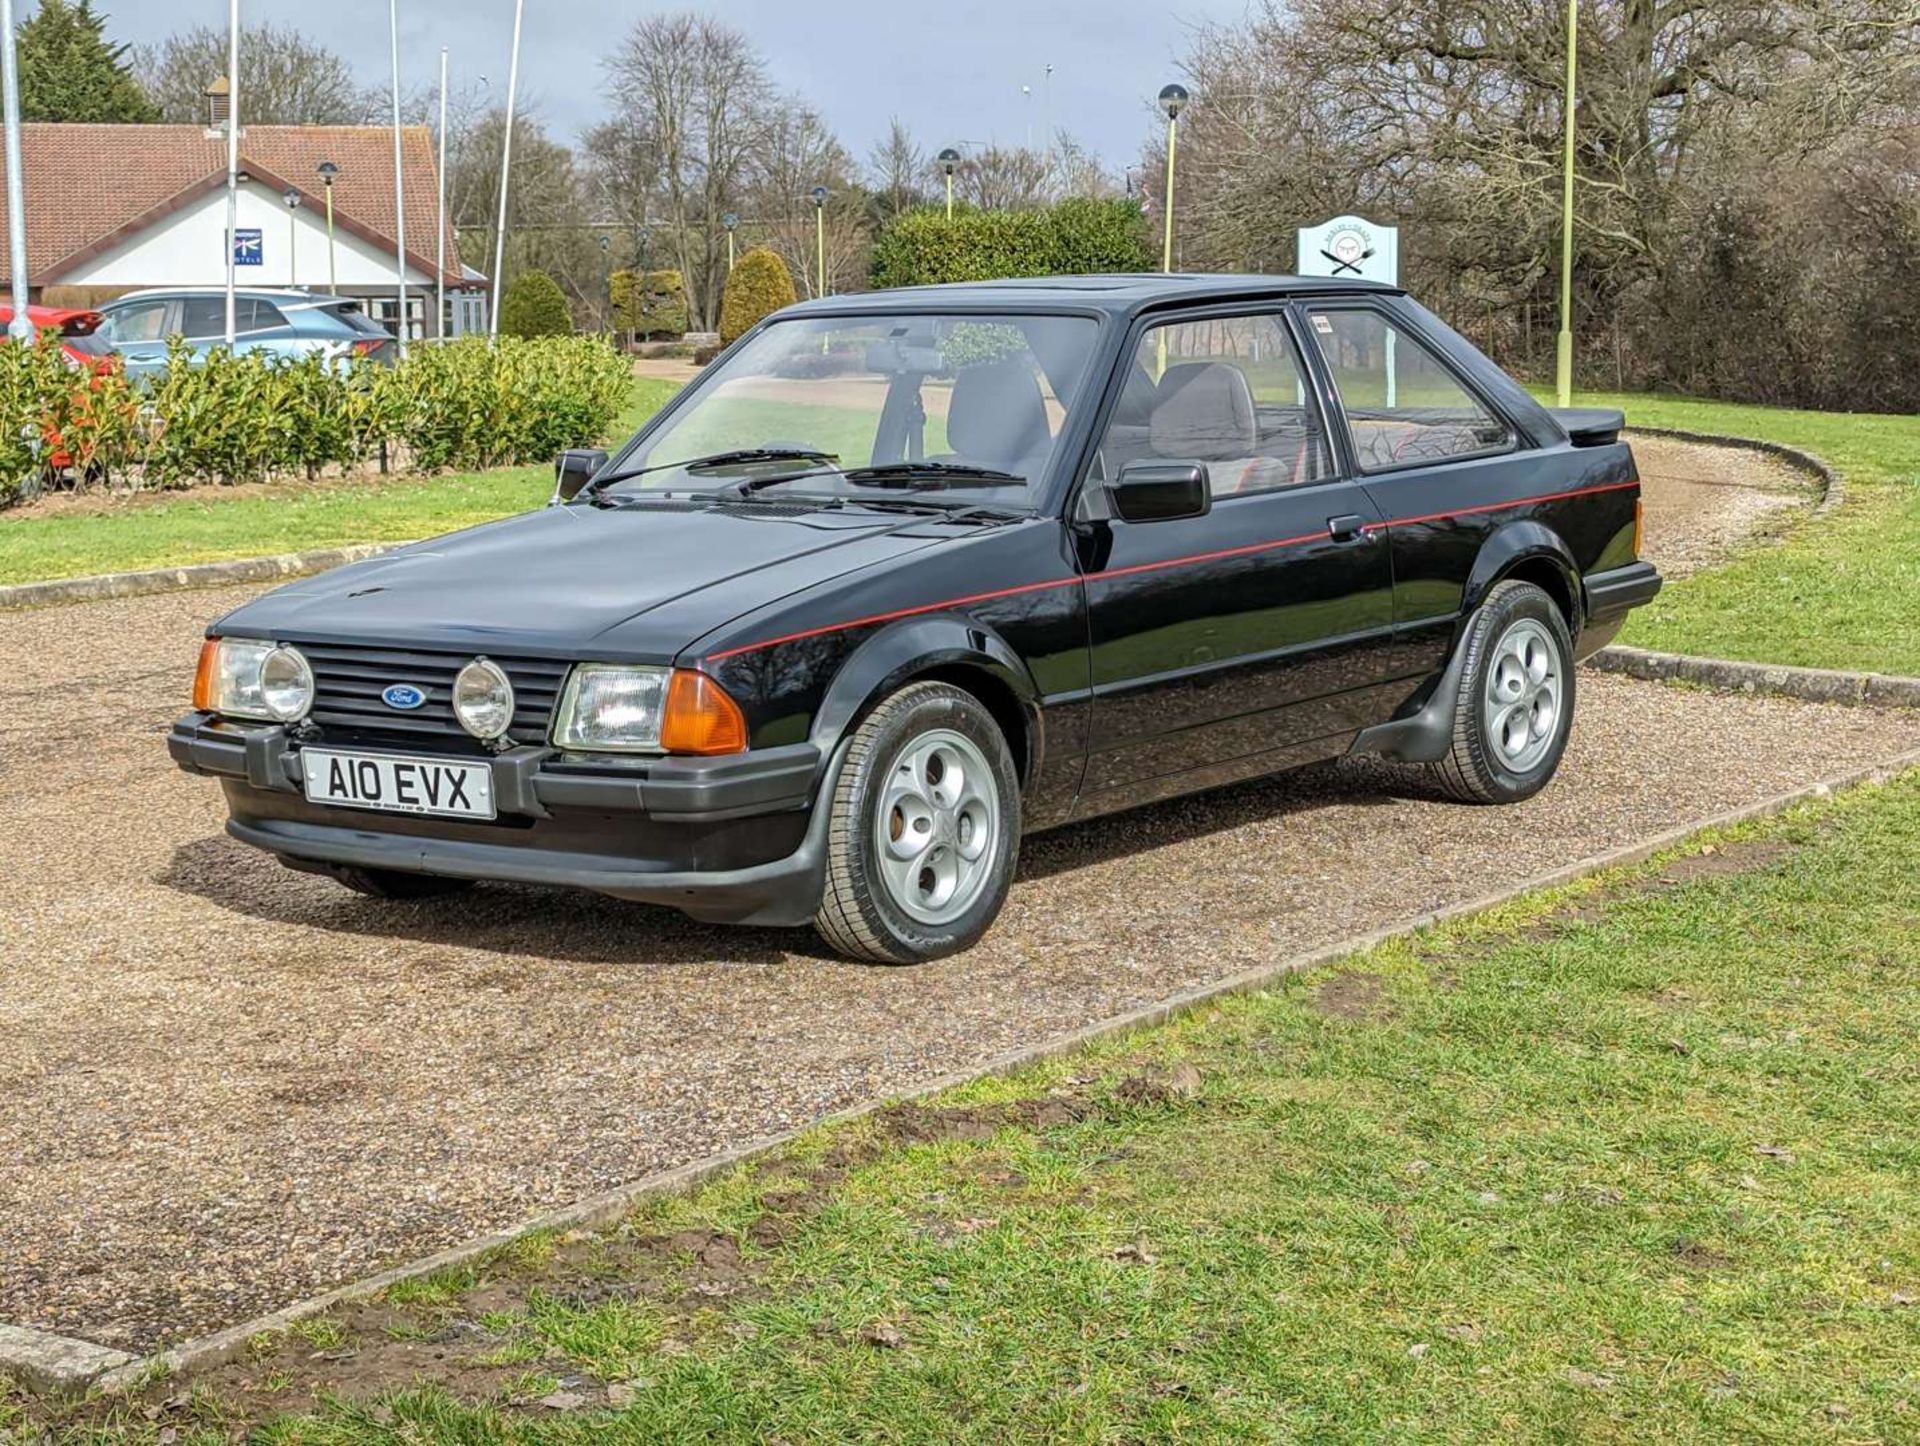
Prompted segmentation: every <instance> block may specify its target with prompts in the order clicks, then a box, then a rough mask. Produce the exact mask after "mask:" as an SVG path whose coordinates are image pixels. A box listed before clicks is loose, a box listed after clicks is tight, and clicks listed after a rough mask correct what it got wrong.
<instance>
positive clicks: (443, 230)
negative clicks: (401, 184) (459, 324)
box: [433, 45, 447, 341]
mask: <svg viewBox="0 0 1920 1446" xmlns="http://www.w3.org/2000/svg"><path fill="white" fill-rule="evenodd" d="M438 164H439V168H440V176H439V182H440V193H439V199H438V201H437V202H436V203H435V205H434V209H433V272H434V295H433V330H434V334H435V335H436V336H438V337H439V338H440V339H441V340H442V341H444V340H446V330H447V47H446V46H444V45H443V46H441V47H440V160H439V163H438Z"/></svg>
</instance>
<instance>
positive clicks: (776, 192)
mask: <svg viewBox="0 0 1920 1446" xmlns="http://www.w3.org/2000/svg"><path fill="white" fill-rule="evenodd" d="M816 186H825V187H826V188H827V204H826V207H825V215H824V222H825V225H824V236H825V240H826V250H827V275H826V277H825V278H824V279H823V278H822V277H821V276H820V274H819V271H820V268H819V262H818V257H817V255H816V252H817V250H818V249H819V248H818V246H817V244H816V237H815V234H814V226H815V217H814V209H815V208H814V202H813V189H814V187H816ZM867 196H868V193H867V192H866V191H865V190H864V189H863V188H861V187H860V186H859V184H858V183H857V182H856V180H855V178H854V164H853V157H852V156H850V155H848V154H847V150H846V147H844V146H843V145H841V144H840V142H839V141H838V140H836V139H835V138H834V135H833V132H832V131H830V130H828V129H827V125H826V122H825V121H823V120H821V118H820V116H819V115H818V114H817V113H816V112H815V111H813V110H812V109H810V108H809V107H807V106H806V105H804V104H802V103H801V102H800V101H798V100H794V99H791V98H787V99H785V100H783V101H782V102H780V103H779V104H778V105H777V106H776V107H775V108H774V109H773V110H772V111H771V112H770V114H769V115H768V116H767V118H766V125H765V130H764V136H763V139H762V142H761V145H760V152H759V157H758V163H757V166H756V174H755V177H754V182H753V187H752V190H751V192H750V193H749V205H750V207H751V209H752V213H753V216H754V218H755V220H756V221H758V222H759V224H760V225H761V227H762V228H763V231H764V235H765V238H766V242H767V244H768V245H770V246H772V247H773V248H774V250H776V251H778V252H779V253H780V257H781V259H782V260H784V261H785V262H786V263H787V269H788V270H789V271H791V272H792V273H793V275H794V280H795V282H796V283H797V284H798V286H799V288H800V291H801V294H802V295H806V296H819V295H822V294H824V293H825V292H828V291H844V290H846V289H848V288H849V287H850V286H851V285H853V284H854V283H856V282H857V280H858V279H859V278H860V276H861V275H862V274H863V273H864V271H865V263H866V255H867V240H868V236H867V226H866V210H867Z"/></svg>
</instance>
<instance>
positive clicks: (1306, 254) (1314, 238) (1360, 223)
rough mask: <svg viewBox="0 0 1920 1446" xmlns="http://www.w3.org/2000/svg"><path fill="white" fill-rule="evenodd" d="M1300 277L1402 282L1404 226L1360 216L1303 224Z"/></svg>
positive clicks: (1297, 269)
mask: <svg viewBox="0 0 1920 1446" xmlns="http://www.w3.org/2000/svg"><path fill="white" fill-rule="evenodd" d="M1299 237H1300V254H1299V256H1298V257H1297V258H1296V260H1295V265H1294V274H1295V275H1298V276H1344V277H1346V278H1347V279H1348V280H1352V281H1384V282H1385V283H1386V284H1387V285H1389V286H1394V285H1397V284H1398V283H1399V281H1400V228H1399V227H1398V226H1376V225H1374V224H1373V222H1371V221H1368V220H1364V219H1362V218H1361V217H1359V216H1335V217H1334V218H1333V219H1332V220H1331V221H1323V222H1321V223H1320V224H1319V225H1318V226H1302V227H1301V228H1300V231H1299Z"/></svg>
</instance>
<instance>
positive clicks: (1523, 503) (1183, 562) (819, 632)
mask: <svg viewBox="0 0 1920 1446" xmlns="http://www.w3.org/2000/svg"><path fill="white" fill-rule="evenodd" d="M1639 485H1640V482H1639V479H1638V478H1635V479H1634V480H1633V481H1631V482H1607V483H1604V484H1602V485H1601V486H1598V487H1576V488H1574V489H1572V490H1571V491H1567V492H1543V493H1541V494H1540V495H1539V496H1537V497H1520V498H1516V499H1515V500H1514V501H1511V502H1490V503H1487V504H1486V505H1485V506H1482V507H1460V508H1455V509H1454V510H1453V511H1451V512H1429V513H1426V514H1424V515H1422V516H1418V517H1394V518H1390V519H1388V520H1387V521H1385V522H1369V523H1367V524H1366V525H1365V526H1364V527H1362V528H1361V529H1360V530H1361V531H1362V532H1387V531H1390V530H1391V529H1393V528H1395V527H1408V526H1411V525H1413V524H1415V523H1419V522H1440V521H1444V520H1445V519H1447V518H1449V517H1471V516H1473V515H1475V514H1476V513H1481V512H1505V511H1507V510H1508V509H1509V508H1514V507H1531V506H1533V505H1534V504H1536V503H1540V502H1560V501H1564V500H1565V499H1567V498H1569V497H1589V496H1592V495H1594V494H1595V493H1600V492H1624V491H1625V490H1627V489H1628V488H1630V487H1638V486H1639ZM1326 536H1327V534H1326V532H1325V531H1324V530H1322V531H1319V532H1307V533H1302V534H1301V535H1300V536H1298V537H1280V538H1275V539H1274V540H1272V541H1270V542H1249V543H1245V544H1243V545H1242V546H1239V547H1223V548H1220V549H1218V550H1217V551H1214V552H1196V553H1192V554H1190V555H1189V556H1186V557H1169V558H1164V559H1162V560H1161V561H1159V562H1136V563H1133V564H1131V565H1130V566H1127V567H1116V568H1110V569H1108V570H1107V571H1105V572H1097V573H1092V574H1088V575H1085V576H1084V577H1083V576H1082V575H1080V574H1075V575H1074V576H1073V577H1056V578H1049V579H1048V580H1047V581H1045V582H1023V583H1021V584H1020V585H1019V586H1018V587H1002V588H995V589H993V590H992V591H991V592H974V593H968V594H966V595H965V596H963V597H950V598H942V599H941V600H940V601H939V602H930V603H921V604H920V605H918V606H917V607H910V608H895V609H894V610H893V611H892V612H884V613H870V614H869V615H868V616H866V617H863V618H853V619H851V620H849V621H847V622H842V623H824V624H822V625H821V626H820V627H817V628H803V629H801V630H800V631H799V632H797V633H782V634H781V635H780V636H779V637H777V638H767V639H765V640H763V641H761V642H757V643H742V644H741V645H740V646H739V647H737V648H727V649H725V650H724V651H722V652H718V653H709V654H707V661H708V662H709V663H718V662H722V661H724V660H725V659H727V658H736V657H738V656H740V654H742V653H757V652H759V651H760V650H761V649H763V648H777V647H779V646H780V645H781V644H782V643H797V642H800V641H801V640H802V639H804V638H818V637H822V636H824V635H825V634H827V633H844V632H847V631H849V630H850V629H853V628H866V627H872V626H873V625H874V624H876V623H891V622H897V621H898V620H899V619H901V618H911V617H918V616H919V615H920V614H922V613H937V612H940V611H942V610H944V609H946V608H957V607H966V606H968V605H970V604H972V603H982V602H991V601H993V600H994V599H995V598H1003V597H1015V596H1017V595H1019V594H1020V593H1027V592H1046V591H1048V590H1050V589H1052V588H1056V587H1072V586H1073V585H1074V584H1075V583H1077V582H1081V581H1086V582H1102V581H1105V580H1107V579H1109V578H1116V577H1130V576H1132V575H1134V574H1136V573H1142V572H1159V571H1161V570H1163V569H1165V568H1169V567H1188V566H1191V565H1192V564H1194V563H1200V562H1218V561H1219V560H1220V559H1222V558H1227V557H1246V556H1248V555H1249V554H1252V553H1256V552H1271V551H1273V550H1275V549H1276V548H1282V547H1298V546H1300V545H1301V544H1302V543H1306V542H1318V541H1320V540H1322V539H1324V538H1325V537H1326Z"/></svg>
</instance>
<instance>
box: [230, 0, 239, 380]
mask: <svg viewBox="0 0 1920 1446" xmlns="http://www.w3.org/2000/svg"><path fill="white" fill-rule="evenodd" d="M239 244H240V0H227V350H228V351H232V350H233V340H234V325H233V251H234V248H235V247H236V246H238V245H239Z"/></svg>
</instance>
